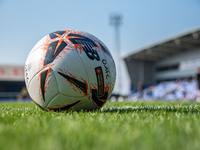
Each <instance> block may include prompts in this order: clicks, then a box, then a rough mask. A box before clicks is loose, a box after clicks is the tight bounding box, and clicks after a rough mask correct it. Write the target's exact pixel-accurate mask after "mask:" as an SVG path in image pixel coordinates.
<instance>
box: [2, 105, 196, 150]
mask: <svg viewBox="0 0 200 150" xmlns="http://www.w3.org/2000/svg"><path fill="white" fill-rule="evenodd" d="M0 149H1V150H11V149H12V150H36V149H42V150H62V149H65V150H66V149H67V150H73V149H77V150H90V149H94V150H129V149H131V150H195V149H196V150H197V149H198V150H199V149H200V103H194V102H192V103H189V102H173V103H170V102H121V103H120V102H114V103H113V102H107V103H106V105H105V106H104V107H103V108H102V109H101V110H98V111H95V112H72V111H71V112H68V113H66V112H53V111H51V112H46V111H43V110H41V109H39V108H38V107H37V106H36V105H35V104H33V103H0Z"/></svg>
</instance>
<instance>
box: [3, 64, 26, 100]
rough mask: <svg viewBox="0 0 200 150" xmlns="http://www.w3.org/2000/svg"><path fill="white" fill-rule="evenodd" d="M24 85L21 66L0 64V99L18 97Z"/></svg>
mask: <svg viewBox="0 0 200 150" xmlns="http://www.w3.org/2000/svg"><path fill="white" fill-rule="evenodd" d="M24 86H25V81H24V67H23V66H7V65H2V66H0V99H1V100H3V99H9V98H13V99H16V98H18V95H19V94H20V92H21V90H22V88H23V87H24Z"/></svg>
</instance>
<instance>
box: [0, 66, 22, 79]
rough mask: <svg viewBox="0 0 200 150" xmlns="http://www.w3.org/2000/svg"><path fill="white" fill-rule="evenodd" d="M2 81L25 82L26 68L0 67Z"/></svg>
mask: <svg viewBox="0 0 200 150" xmlns="http://www.w3.org/2000/svg"><path fill="white" fill-rule="evenodd" d="M0 81H24V67H23V66H6V65H5V66H0Z"/></svg>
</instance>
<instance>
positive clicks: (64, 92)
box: [25, 30, 116, 111]
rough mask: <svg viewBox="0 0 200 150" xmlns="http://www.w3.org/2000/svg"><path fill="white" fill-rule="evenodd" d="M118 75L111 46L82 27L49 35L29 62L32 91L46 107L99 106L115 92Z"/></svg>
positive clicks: (28, 82) (27, 75)
mask: <svg viewBox="0 0 200 150" xmlns="http://www.w3.org/2000/svg"><path fill="white" fill-rule="evenodd" d="M115 79H116V68H115V63H114V60H113V58H112V55H111V53H110V51H109V50H108V48H107V47H106V46H105V45H104V44H103V43H102V42H101V41H100V40H99V39H97V38H96V37H94V36H93V35H91V34H89V33H86V32H83V31H79V30H60V31H56V32H53V33H50V34H48V35H46V36H45V37H44V38H42V39H41V40H40V41H39V42H38V43H37V44H36V45H35V46H34V47H33V49H32V50H31V52H30V53H29V55H28V58H27V60H26V64H25V82H26V87H27V90H28V92H29V95H30V97H31V98H32V100H33V101H34V102H35V103H36V104H37V105H38V106H39V107H41V108H42V109H45V110H55V111H56V110H71V109H74V110H77V111H78V110H95V109H99V108H101V107H102V106H103V105H104V104H105V102H106V101H107V99H108V98H109V97H110V95H111V94H112V91H113V88H114V85H115Z"/></svg>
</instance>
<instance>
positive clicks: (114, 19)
mask: <svg viewBox="0 0 200 150" xmlns="http://www.w3.org/2000/svg"><path fill="white" fill-rule="evenodd" d="M121 20H122V15H120V14H111V15H110V24H111V25H112V26H114V27H115V42H116V43H115V45H116V51H117V53H118V66H117V67H118V73H117V76H118V79H119V80H118V87H119V88H118V90H119V92H118V94H119V95H120V89H122V73H121V58H120V54H121V48H120V30H119V27H120V25H121V24H122V22H121Z"/></svg>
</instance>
